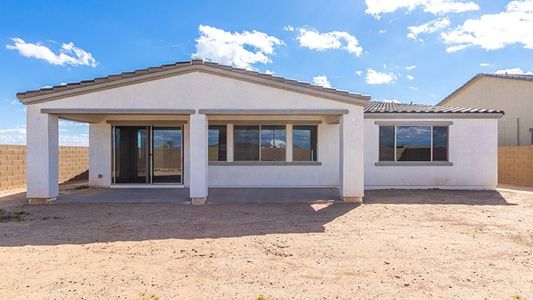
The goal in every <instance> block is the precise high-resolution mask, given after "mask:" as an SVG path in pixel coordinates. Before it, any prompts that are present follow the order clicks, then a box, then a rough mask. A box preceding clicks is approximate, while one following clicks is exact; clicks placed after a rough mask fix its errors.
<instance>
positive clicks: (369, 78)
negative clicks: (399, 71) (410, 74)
mask: <svg viewBox="0 0 533 300" xmlns="http://www.w3.org/2000/svg"><path fill="white" fill-rule="evenodd" d="M397 78H398V77H397V76H396V74H394V73H381V72H378V71H375V70H373V69H367V72H366V79H365V81H366V83H367V84H389V83H393V82H394V81H396V79H397Z"/></svg>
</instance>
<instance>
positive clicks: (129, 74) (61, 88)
mask: <svg viewBox="0 0 533 300" xmlns="http://www.w3.org/2000/svg"><path fill="white" fill-rule="evenodd" d="M187 66H198V67H199V68H202V67H207V68H215V69H219V70H222V71H231V72H234V73H236V74H244V75H247V76H253V77H256V78H259V79H264V80H269V81H272V82H276V83H277V84H280V83H281V84H289V85H293V86H298V87H300V88H304V89H309V90H315V91H319V92H325V93H329V94H334V95H338V96H343V97H349V98H353V99H354V100H355V101H357V100H362V101H368V100H370V96H369V95H365V94H361V93H355V92H349V91H346V90H342V89H335V88H327V87H323V86H319V85H315V84H312V83H309V82H304V81H299V80H294V79H289V78H285V77H281V76H274V75H271V74H266V73H261V72H258V71H254V70H247V69H242V68H237V67H233V66H229V65H222V64H219V63H215V62H210V61H204V60H201V59H192V60H190V61H178V62H175V63H173V64H163V65H160V66H155V67H148V68H143V69H137V70H134V71H126V72H121V73H117V74H111V75H107V76H103V77H95V78H93V79H89V80H81V81H77V82H70V83H66V84H60V85H55V86H52V87H46V88H40V89H36V90H28V91H24V92H19V93H17V98H19V99H27V98H32V97H37V96H46V95H53V94H55V93H56V92H65V91H68V90H72V89H76V88H81V87H86V86H92V85H98V84H102V83H109V82H113V81H118V80H122V79H128V78H133V77H138V76H143V75H149V74H154V73H158V72H164V71H171V70H177V69H180V68H183V67H187ZM339 99H340V98H339ZM28 102H29V101H28Z"/></svg>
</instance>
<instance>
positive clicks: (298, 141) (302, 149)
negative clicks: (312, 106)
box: [292, 125, 317, 161]
mask: <svg viewBox="0 0 533 300" xmlns="http://www.w3.org/2000/svg"><path fill="white" fill-rule="evenodd" d="M316 145H317V127H316V126H310V125H303V126H301V125H298V126H296V125H295V126H294V127H293V129H292V160H293V161H317V153H316Z"/></svg>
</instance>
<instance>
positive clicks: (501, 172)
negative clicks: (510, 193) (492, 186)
mask: <svg viewBox="0 0 533 300" xmlns="http://www.w3.org/2000/svg"><path fill="white" fill-rule="evenodd" d="M498 181H499V183H503V184H513V185H519V186H528V187H533V145H532V146H516V147H499V148H498Z"/></svg>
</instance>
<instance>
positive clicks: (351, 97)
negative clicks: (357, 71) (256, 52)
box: [17, 60, 370, 106]
mask: <svg viewBox="0 0 533 300" xmlns="http://www.w3.org/2000/svg"><path fill="white" fill-rule="evenodd" d="M195 71H199V72H205V73H209V74H214V75H219V76H225V77H229V78H233V79H237V80H243V81H247V82H252V83H257V84H263V85H267V86H271V87H276V88H281V89H285V90H289V91H293V92H297V93H304V94H309V95H313V96H317V97H321V98H327V99H330V100H335V101H340V102H345V103H350V104H356V105H361V106H364V105H366V104H368V101H369V100H370V96H368V95H362V94H356V93H350V92H347V91H343V90H337V89H333V88H325V87H321V86H317V85H312V84H310V83H306V82H300V81H296V80H291V79H286V78H283V77H279V76H273V75H270V74H264V73H259V72H255V71H249V70H244V69H239V68H234V67H231V66H225V65H220V64H217V63H211V62H204V61H202V60H192V61H185V62H177V63H175V64H168V65H162V66H159V67H151V68H147V69H140V70H136V71H133V72H124V73H120V74H114V75H109V76H106V77H98V78H94V79H92V80H83V81H80V82H75V83H68V84H65V85H57V86H54V87H51V88H42V89H39V90H32V91H26V92H21V93H17V98H18V99H19V100H20V102H22V103H23V104H31V103H36V102H44V101H52V100H55V99H60V98H65V97H69V96H74V95H79V94H85V93H91V92H95V91H99V90H102V89H109V88H113V87H118V86H124V85H130V84H135V83H139V82H144V81H149V80H155V79H160V78H165V77H171V76H176V75H179V74H185V73H190V72H195Z"/></svg>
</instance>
